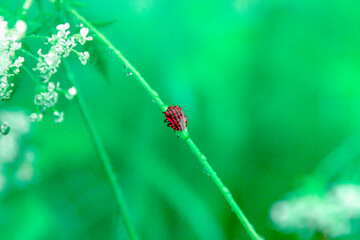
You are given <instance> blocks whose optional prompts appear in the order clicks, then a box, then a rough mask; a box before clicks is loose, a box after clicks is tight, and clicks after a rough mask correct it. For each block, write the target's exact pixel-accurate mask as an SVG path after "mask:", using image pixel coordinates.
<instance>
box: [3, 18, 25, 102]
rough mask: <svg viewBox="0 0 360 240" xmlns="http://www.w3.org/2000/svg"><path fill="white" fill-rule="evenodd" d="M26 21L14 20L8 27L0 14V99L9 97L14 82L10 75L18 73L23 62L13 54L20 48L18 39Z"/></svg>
mask: <svg viewBox="0 0 360 240" xmlns="http://www.w3.org/2000/svg"><path fill="white" fill-rule="evenodd" d="M26 27H27V25H26V23H25V22H24V21H22V20H19V21H17V22H16V24H15V27H14V28H12V29H9V28H8V22H7V21H4V18H3V17H1V16H0V99H1V100H5V99H9V98H10V96H11V93H12V87H13V86H14V83H12V82H11V81H10V79H9V78H10V77H12V76H14V75H15V74H17V73H19V71H20V70H19V68H20V67H21V66H22V64H23V62H24V58H23V57H21V56H20V57H17V58H16V56H15V52H16V50H18V49H20V48H21V42H19V40H20V39H21V38H22V37H23V36H24V35H25V32H26Z"/></svg>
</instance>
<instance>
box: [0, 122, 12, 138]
mask: <svg viewBox="0 0 360 240" xmlns="http://www.w3.org/2000/svg"><path fill="white" fill-rule="evenodd" d="M0 132H1V134H2V135H7V134H8V133H9V132H10V126H9V125H8V124H7V123H6V122H3V123H2V124H1V127H0Z"/></svg>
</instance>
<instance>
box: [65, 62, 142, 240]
mask: <svg viewBox="0 0 360 240" xmlns="http://www.w3.org/2000/svg"><path fill="white" fill-rule="evenodd" d="M63 66H64V70H65V73H66V76H67V78H68V80H69V82H70V83H71V84H72V85H73V86H75V85H76V84H75V80H74V79H75V77H74V75H73V73H72V72H71V71H70V68H69V66H68V64H67V62H66V61H65V60H63ZM75 100H76V102H77V104H78V106H79V109H80V113H81V115H82V117H83V119H84V121H85V124H86V127H87V129H88V131H89V133H90V135H91V138H92V140H93V141H94V144H95V147H96V149H97V151H98V153H99V156H100V158H101V161H102V163H103V165H104V168H105V172H106V174H107V177H108V178H109V181H110V184H111V188H112V190H113V192H114V194H115V197H116V203H117V207H118V209H119V212H120V216H122V218H123V222H124V225H125V228H126V231H127V233H128V234H129V237H130V239H132V240H139V239H140V238H139V237H138V235H137V233H136V231H135V228H134V226H133V224H132V221H131V219H130V215H129V210H128V208H127V205H126V203H125V198H124V196H123V193H122V190H121V187H120V185H119V183H118V182H117V179H116V175H115V171H114V168H113V166H112V164H111V161H110V158H109V156H108V155H107V152H106V150H105V147H104V145H103V143H102V141H101V138H100V135H99V134H98V132H97V130H96V127H95V123H94V121H93V119H92V118H91V116H90V113H89V111H88V109H87V106H86V104H85V101H84V99H83V97H82V95H81V93H79V92H77V95H76V96H75Z"/></svg>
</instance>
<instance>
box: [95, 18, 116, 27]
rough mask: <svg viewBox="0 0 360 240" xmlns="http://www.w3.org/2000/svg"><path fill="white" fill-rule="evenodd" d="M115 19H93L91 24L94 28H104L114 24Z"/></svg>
mask: <svg viewBox="0 0 360 240" xmlns="http://www.w3.org/2000/svg"><path fill="white" fill-rule="evenodd" d="M116 21H117V20H116V19H113V20H106V21H93V22H91V24H92V25H93V26H94V27H96V28H104V27H108V26H110V25H112V24H114V23H115V22H116Z"/></svg>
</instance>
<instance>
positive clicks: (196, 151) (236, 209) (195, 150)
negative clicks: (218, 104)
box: [68, 7, 263, 240]
mask: <svg viewBox="0 0 360 240" xmlns="http://www.w3.org/2000/svg"><path fill="white" fill-rule="evenodd" d="M68 11H69V12H70V13H71V14H73V15H74V16H75V17H77V18H78V19H79V20H80V21H81V22H83V23H84V24H85V25H86V26H87V27H89V28H90V29H91V31H93V32H94V33H95V34H96V35H97V37H99V38H100V39H101V40H102V41H103V42H104V44H106V45H107V46H108V47H109V49H110V50H111V51H112V52H113V53H114V54H115V55H116V56H117V57H118V58H119V59H120V60H121V61H122V62H123V63H124V64H125V67H126V68H128V69H129V70H130V71H131V72H132V73H133V75H134V77H135V78H136V79H137V80H138V81H139V83H140V84H141V85H142V86H143V87H144V88H145V90H146V91H147V92H148V93H149V94H150V96H151V98H152V99H153V100H154V102H155V103H157V104H158V105H159V107H160V108H161V110H162V112H165V111H166V110H167V108H168V106H167V105H166V104H165V103H164V102H163V101H162V100H161V99H160V97H159V94H158V93H157V92H156V91H155V90H153V89H152V88H151V86H150V85H149V84H148V83H147V82H146V81H145V79H144V78H143V77H142V76H141V74H140V73H139V72H138V71H137V70H136V69H135V67H133V66H132V65H131V63H130V62H129V61H128V60H127V59H126V58H125V57H124V56H123V55H122V53H121V52H120V51H119V50H118V49H117V48H116V47H115V46H114V45H113V44H112V43H111V42H110V41H109V40H108V39H107V38H106V37H105V36H104V35H103V34H102V33H101V32H100V31H99V30H98V29H97V28H96V27H94V26H93V25H92V24H91V23H90V22H89V21H87V20H86V19H85V18H84V17H83V16H81V15H80V14H79V13H78V12H77V11H76V10H75V9H73V8H71V7H68ZM179 135H180V136H181V137H182V138H183V139H184V140H186V142H187V144H188V145H189V147H190V149H191V150H192V152H193V153H194V154H195V155H196V157H197V158H198V160H199V161H200V163H201V165H202V166H203V167H204V170H205V171H207V173H208V174H209V176H210V177H211V178H212V180H213V181H214V183H215V184H216V186H217V187H218V188H219V190H220V192H221V194H222V195H223V196H224V197H225V199H226V200H227V202H228V203H229V205H230V207H231V209H232V210H233V211H234V212H235V214H236V216H237V217H238V219H239V220H240V222H241V224H242V225H243V226H244V228H245V230H246V231H247V233H248V234H249V236H250V238H251V239H252V240H261V239H263V238H262V237H260V236H259V235H258V234H257V233H256V231H255V229H254V227H253V226H252V225H251V224H250V222H249V220H248V219H247V218H246V216H245V215H244V213H243V212H242V210H241V209H240V207H239V206H238V204H237V203H236V201H235V200H234V198H233V197H232V195H231V193H230V191H229V189H228V188H227V187H226V186H225V185H224V184H223V182H222V181H221V179H220V178H219V177H218V176H217V174H216V172H215V171H214V170H213V168H212V167H211V165H210V164H209V162H208V161H207V159H206V157H205V156H204V154H202V153H201V152H200V150H199V148H198V147H197V146H196V145H195V143H194V142H193V141H192V139H191V138H190V135H189V132H188V131H187V130H185V131H181V132H180V133H179Z"/></svg>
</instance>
